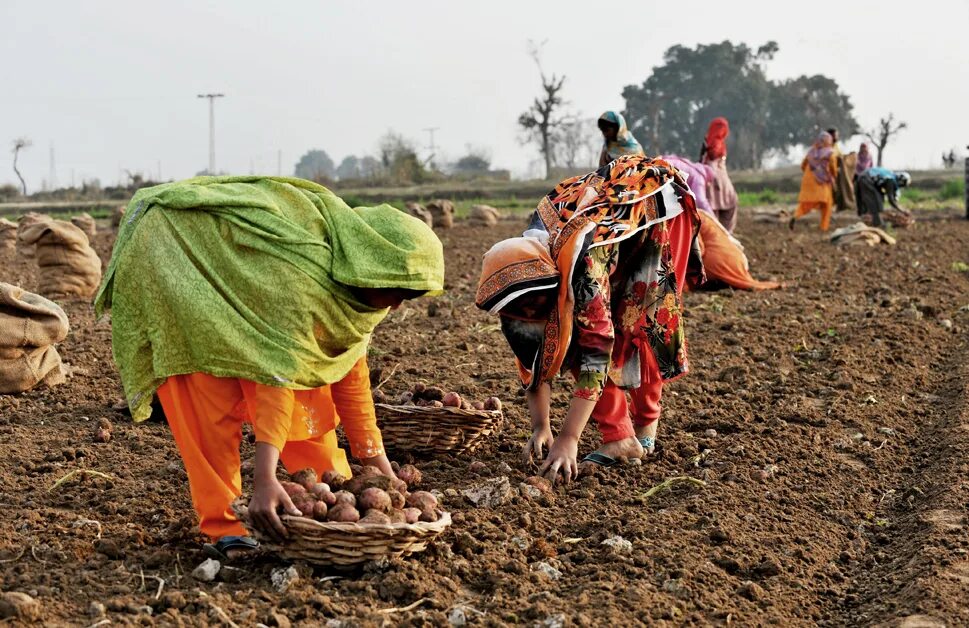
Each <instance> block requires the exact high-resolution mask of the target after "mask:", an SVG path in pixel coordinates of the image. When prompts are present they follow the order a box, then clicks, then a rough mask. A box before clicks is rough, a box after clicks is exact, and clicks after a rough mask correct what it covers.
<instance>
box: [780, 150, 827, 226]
mask: <svg viewBox="0 0 969 628" xmlns="http://www.w3.org/2000/svg"><path fill="white" fill-rule="evenodd" d="M801 170H803V171H804V175H803V176H802V177H801V192H800V193H799V194H798V195H797V200H798V206H797V211H795V212H794V217H793V218H791V222H790V223H789V225H788V226H789V227H790V228H791V229H793V228H794V222H795V221H796V220H797V219H798V218H801V217H802V216H804V215H806V214H809V213H811V212H812V211H814V210H818V211H820V212H821V231H827V230H828V227H829V226H830V225H831V208H832V206H833V205H834V181H835V178H836V177H837V176H838V158H837V155H836V154H835V152H834V138H832V137H831V134H830V133H828V132H826V131H822V132H821V133H820V134H819V135H818V139H817V140H816V141H815V142H814V146H812V147H811V150H810V151H808V154H807V155H806V156H805V157H804V161H802V162H801Z"/></svg>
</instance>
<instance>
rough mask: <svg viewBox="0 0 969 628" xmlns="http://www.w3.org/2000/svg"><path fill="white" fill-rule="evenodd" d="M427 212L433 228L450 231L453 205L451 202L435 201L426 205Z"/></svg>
mask: <svg viewBox="0 0 969 628" xmlns="http://www.w3.org/2000/svg"><path fill="white" fill-rule="evenodd" d="M427 211H429V212H431V218H432V219H433V220H434V226H435V227H439V228H441V229H450V228H451V227H453V226H454V204H453V203H452V202H451V201H447V200H444V199H441V198H439V199H437V200H434V201H431V202H430V203H428V204H427Z"/></svg>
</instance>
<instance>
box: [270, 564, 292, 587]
mask: <svg viewBox="0 0 969 628" xmlns="http://www.w3.org/2000/svg"><path fill="white" fill-rule="evenodd" d="M269 579H270V580H271V581H272V583H273V588H274V589H276V591H278V592H279V593H285V592H286V590H287V589H289V587H290V586H292V584H293V583H294V582H296V581H298V580H299V572H297V571H296V568H295V567H293V566H289V567H286V568H285V569H284V568H283V567H278V568H276V569H273V571H272V573H271V574H269Z"/></svg>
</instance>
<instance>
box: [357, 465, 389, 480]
mask: <svg viewBox="0 0 969 628" xmlns="http://www.w3.org/2000/svg"><path fill="white" fill-rule="evenodd" d="M357 475H360V476H361V477H365V478H368V477H371V476H374V475H383V472H382V471H381V470H380V469H379V468H378V467H375V466H373V465H371V464H368V465H367V466H365V467H364V468H363V470H362V471H361V472H360V473H358V474H357Z"/></svg>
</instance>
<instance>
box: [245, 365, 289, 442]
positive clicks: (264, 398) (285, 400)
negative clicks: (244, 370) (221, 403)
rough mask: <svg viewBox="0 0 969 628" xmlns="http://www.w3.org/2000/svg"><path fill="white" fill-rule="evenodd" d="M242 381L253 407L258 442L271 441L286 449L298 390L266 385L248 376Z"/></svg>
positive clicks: (250, 410) (246, 396)
mask: <svg viewBox="0 0 969 628" xmlns="http://www.w3.org/2000/svg"><path fill="white" fill-rule="evenodd" d="M239 383H240V384H241V385H242V395H243V397H244V398H245V400H246V405H247V406H248V407H249V417H250V418H251V419H252V426H253V428H254V430H255V432H256V442H258V443H268V444H270V445H272V446H273V447H275V448H276V449H278V450H279V451H282V450H283V447H284V446H285V445H286V441H287V440H288V439H289V430H290V426H291V425H292V416H293V408H294V406H295V403H296V395H295V393H294V392H293V391H292V390H290V389H289V388H279V387H277V386H265V385H263V384H257V383H256V382H250V381H248V380H244V379H240V380H239Z"/></svg>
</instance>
